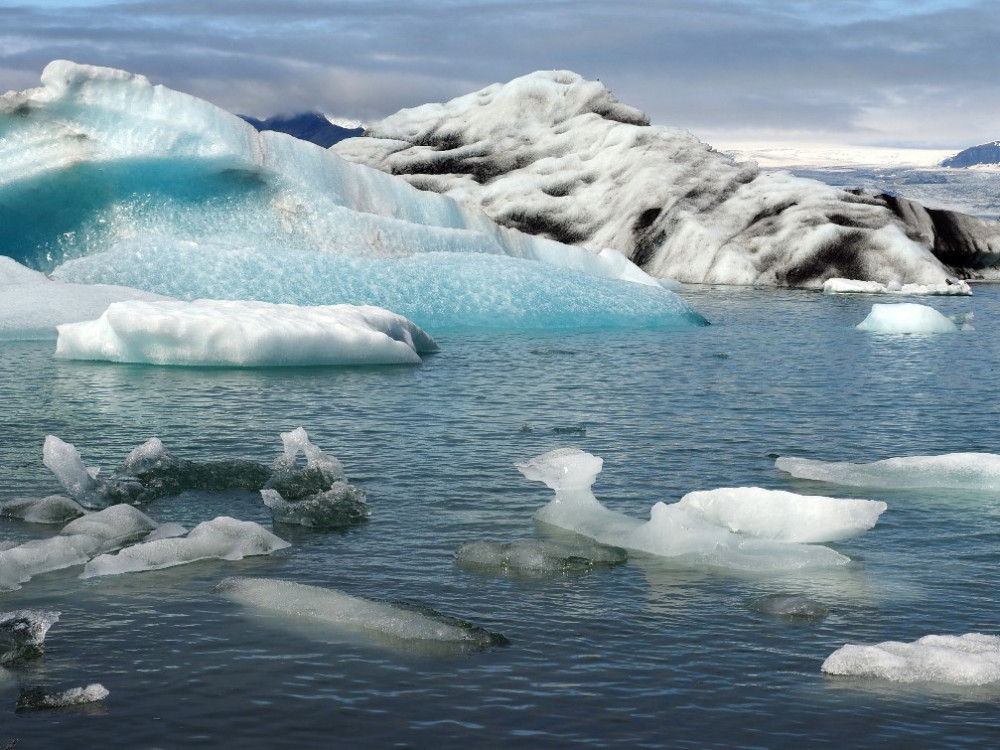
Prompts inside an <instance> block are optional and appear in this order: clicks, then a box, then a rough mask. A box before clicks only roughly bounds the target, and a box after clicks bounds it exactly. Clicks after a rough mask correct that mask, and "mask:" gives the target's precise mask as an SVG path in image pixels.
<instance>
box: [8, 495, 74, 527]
mask: <svg viewBox="0 0 1000 750" xmlns="http://www.w3.org/2000/svg"><path fill="white" fill-rule="evenodd" d="M86 512H87V511H86V510H85V509H84V508H83V506H81V505H80V504H79V503H77V502H76V501H75V500H71V499H70V498H68V497H65V496H64V495H49V496H47V497H43V498H41V499H35V498H31V499H21V500H7V501H5V502H3V503H0V516H7V517H8V518H20V519H21V520H22V521H27V522H28V523H43V524H57V523H66V522H67V521H72V520H73V519H74V518H79V517H80V516H82V515H83V514H84V513H86Z"/></svg>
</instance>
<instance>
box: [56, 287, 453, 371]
mask: <svg viewBox="0 0 1000 750" xmlns="http://www.w3.org/2000/svg"><path fill="white" fill-rule="evenodd" d="M436 350H437V345H436V344H435V343H434V340H433V339H432V338H431V337H430V336H428V335H427V334H426V333H424V332H423V331H422V330H421V329H420V328H418V327H417V326H415V325H414V324H413V323H411V322H410V321H408V320H406V319H405V318H403V317H402V316H399V315H396V314H395V313H392V312H389V311H388V310H383V309H381V308H377V307H369V306H365V307H355V306H352V305H326V306H317V307H300V306H297V305H289V304H280V305H276V304H272V303H268V302H236V301H229V300H196V301H194V302H178V301H161V302H142V301H131V302H117V303H114V304H112V305H110V306H109V307H108V309H107V310H105V311H104V314H103V315H101V317H100V318H98V319H97V320H92V321H85V322H82V323H68V324H65V325H61V326H59V339H58V341H57V342H56V356H57V357H61V358H63V359H96V360H108V361H111V362H141V363H149V364H157V365H213V366H237V367H260V366H309V365H362V364H366V365H379V364H412V363H416V362H419V361H420V354H423V353H428V352H433V351H436Z"/></svg>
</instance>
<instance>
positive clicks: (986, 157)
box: [941, 141, 1000, 167]
mask: <svg viewBox="0 0 1000 750" xmlns="http://www.w3.org/2000/svg"><path fill="white" fill-rule="evenodd" d="M977 164H1000V141H993V143H983V144H981V145H979V146H973V147H972V148H967V149H965V150H964V151H959V152H958V153H957V154H955V155H954V156H952V157H949V158H948V159H945V160H944V161H942V162H941V166H942V167H974V166H976V165H977Z"/></svg>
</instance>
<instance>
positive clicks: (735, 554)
mask: <svg viewBox="0 0 1000 750" xmlns="http://www.w3.org/2000/svg"><path fill="white" fill-rule="evenodd" d="M602 465H603V462H602V460H601V459H600V458H598V457H597V456H593V455H591V454H589V453H585V452H584V451H581V450H578V449H575V448H563V449H558V450H555V451H551V452H549V453H546V454H543V455H541V456H538V457H536V458H534V459H532V460H531V461H528V462H526V463H520V464H516V466H517V468H518V469H519V470H520V471H521V473H522V474H524V475H525V476H526V477H527V478H528V479H533V480H537V481H541V482H544V483H545V484H546V485H548V486H549V487H550V488H551V489H553V490H555V493H556V495H555V498H554V499H553V500H552V501H551V502H550V503H549V504H548V505H546V506H545V507H544V508H542V509H540V510H539V511H538V512H537V513H536V514H535V518H536V519H537V520H538V521H541V522H543V523H548V524H551V525H553V526H558V527H560V528H564V529H567V530H569V531H573V532H575V533H577V534H581V535H583V536H586V537H589V538H591V539H593V540H595V541H597V542H599V543H601V544H607V545H612V546H617V547H623V548H625V549H629V550H636V551H641V552H646V553H649V554H653V555H659V556H663V557H671V558H679V559H681V560H684V561H686V562H694V563H697V564H705V565H713V566H721V567H727V568H737V569H743V570H760V571H763V570H794V569H800V568H813V567H830V566H839V565H844V564H846V563H848V562H849V559H848V558H847V557H845V556H844V555H841V554H839V553H838V552H835V551H834V550H832V549H830V548H829V547H824V546H819V545H817V544H812V543H804V542H803V541H802V540H808V541H809V542H813V541H818V540H822V541H831V540H835V539H843V538H845V537H847V536H852V535H854V534H858V533H861V532H862V531H864V530H866V529H868V528H870V527H871V525H872V524H874V523H875V520H877V518H878V516H879V514H880V513H882V512H883V511H884V510H885V504H884V503H876V502H870V501H842V500H837V499H833V498H821V497H812V496H805V495H792V494H791V493H781V492H774V491H768V490H761V489H759V488H739V489H724V490H717V491H714V492H710V493H694V494H693V495H692V496H691V497H690V498H689V499H687V500H683V499H682V501H681V502H679V503H674V504H672V505H667V504H666V503H662V502H658V503H655V504H654V505H653V507H652V508H651V510H650V517H649V520H648V521H642V520H640V519H636V518H631V517H629V516H626V515H624V514H622V513H617V512H615V511H612V510H610V509H608V508H606V507H605V506H604V505H602V504H601V503H600V502H599V501H598V500H597V498H596V497H595V496H594V494H593V493H592V492H591V489H590V487H591V485H592V484H593V482H594V480H595V479H596V478H597V475H598V474H599V473H600V471H601V468H602Z"/></svg>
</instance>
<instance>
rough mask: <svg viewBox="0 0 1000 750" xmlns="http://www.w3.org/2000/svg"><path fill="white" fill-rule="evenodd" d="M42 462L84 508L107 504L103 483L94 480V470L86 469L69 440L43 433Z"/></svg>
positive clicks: (95, 470) (95, 478)
mask: <svg viewBox="0 0 1000 750" xmlns="http://www.w3.org/2000/svg"><path fill="white" fill-rule="evenodd" d="M42 461H43V462H44V463H45V465H46V466H47V467H48V469H49V471H51V472H52V473H53V474H55V475H56V479H58V480H59V483H60V484H61V485H62V486H63V487H64V488H65V489H66V491H67V492H68V493H69V494H70V496H71V497H72V498H73V499H74V500H76V501H77V502H79V503H80V504H81V505H83V506H84V507H87V508H100V507H103V506H105V505H107V504H108V501H107V498H106V492H105V485H104V483H103V482H101V481H99V480H98V479H97V473H98V470H97V469H88V468H87V467H86V466H85V465H84V463H83V459H82V458H81V457H80V452H79V451H78V450H77V449H76V447H75V446H73V445H72V444H71V443H67V442H65V441H63V440H60V439H59V438H57V437H56V436H55V435H48V436H46V438H45V446H44V448H43V458H42Z"/></svg>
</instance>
